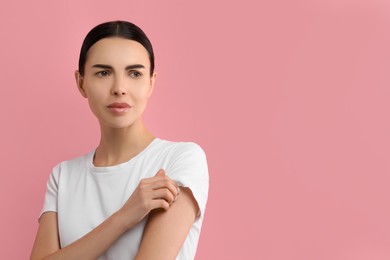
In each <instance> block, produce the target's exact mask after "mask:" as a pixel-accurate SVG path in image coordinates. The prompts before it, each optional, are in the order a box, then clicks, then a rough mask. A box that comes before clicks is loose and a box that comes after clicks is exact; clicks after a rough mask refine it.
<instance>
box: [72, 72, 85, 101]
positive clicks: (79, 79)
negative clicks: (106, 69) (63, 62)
mask: <svg viewBox="0 0 390 260" xmlns="http://www.w3.org/2000/svg"><path fill="white" fill-rule="evenodd" d="M74 76H75V78H76V84H77V89H78V90H79V91H80V94H81V95H82V96H83V97H85V98H87V93H86V92H85V89H84V87H83V83H84V78H83V76H82V75H81V74H80V72H79V71H78V70H76V71H75V72H74Z"/></svg>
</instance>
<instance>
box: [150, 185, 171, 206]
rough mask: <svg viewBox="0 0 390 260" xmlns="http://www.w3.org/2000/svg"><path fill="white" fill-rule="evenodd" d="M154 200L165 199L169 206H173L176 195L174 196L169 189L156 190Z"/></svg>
mask: <svg viewBox="0 0 390 260" xmlns="http://www.w3.org/2000/svg"><path fill="white" fill-rule="evenodd" d="M152 198H153V200H156V199H163V200H165V201H166V202H168V203H169V204H172V203H173V202H174V201H175V198H176V197H175V195H174V194H172V192H171V191H170V190H169V189H167V188H164V189H158V190H154V191H153V195H152Z"/></svg>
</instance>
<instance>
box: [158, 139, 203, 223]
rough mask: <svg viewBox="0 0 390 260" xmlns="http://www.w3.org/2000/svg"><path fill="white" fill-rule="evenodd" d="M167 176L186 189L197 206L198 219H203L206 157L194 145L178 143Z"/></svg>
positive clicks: (201, 150) (198, 147)
mask: <svg viewBox="0 0 390 260" xmlns="http://www.w3.org/2000/svg"><path fill="white" fill-rule="evenodd" d="M166 170H167V175H168V176H169V177H170V178H171V179H173V180H174V181H176V182H177V183H178V185H179V186H182V187H188V188H189V189H190V190H191V192H192V194H193V196H194V198H195V200H196V202H197V203H198V206H199V210H200V211H199V214H198V217H203V214H204V211H205V209H206V203H207V198H208V190H209V174H208V166H207V160H206V155H205V153H204V151H203V149H202V148H201V147H200V146H199V145H197V144H195V143H190V142H189V143H178V144H177V147H175V151H174V157H173V160H172V163H171V164H170V166H169V167H168V169H166Z"/></svg>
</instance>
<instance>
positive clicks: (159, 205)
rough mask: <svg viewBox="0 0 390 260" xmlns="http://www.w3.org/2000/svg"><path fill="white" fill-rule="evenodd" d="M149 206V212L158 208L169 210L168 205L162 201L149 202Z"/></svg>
mask: <svg viewBox="0 0 390 260" xmlns="http://www.w3.org/2000/svg"><path fill="white" fill-rule="evenodd" d="M150 206H151V210H153V209H159V208H162V209H165V210H167V209H169V206H170V204H169V203H168V202H167V201H166V200H164V199H156V200H152V201H151V203H150Z"/></svg>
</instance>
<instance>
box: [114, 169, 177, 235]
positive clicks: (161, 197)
mask: <svg viewBox="0 0 390 260" xmlns="http://www.w3.org/2000/svg"><path fill="white" fill-rule="evenodd" d="M178 195H179V188H178V186H177V184H176V183H175V182H174V181H173V180H171V179H170V178H169V177H168V176H166V175H165V172H164V170H163V169H160V170H159V171H158V172H157V174H156V175H155V176H153V177H151V178H145V179H142V180H141V181H140V183H139V184H138V186H137V188H136V189H135V191H134V192H133V194H132V195H131V196H130V198H129V199H128V200H127V201H126V203H125V204H124V205H123V207H122V208H121V209H120V210H119V211H118V212H117V214H118V215H120V216H121V217H120V219H121V220H122V221H123V224H124V225H125V227H126V228H127V229H129V228H132V227H134V226H135V225H136V224H137V223H138V222H140V221H141V220H142V219H143V218H144V217H145V216H146V215H147V214H149V212H150V211H152V210H154V209H159V208H162V209H164V210H168V209H169V207H170V206H171V205H172V203H173V202H175V200H176V199H177V196H178Z"/></svg>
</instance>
